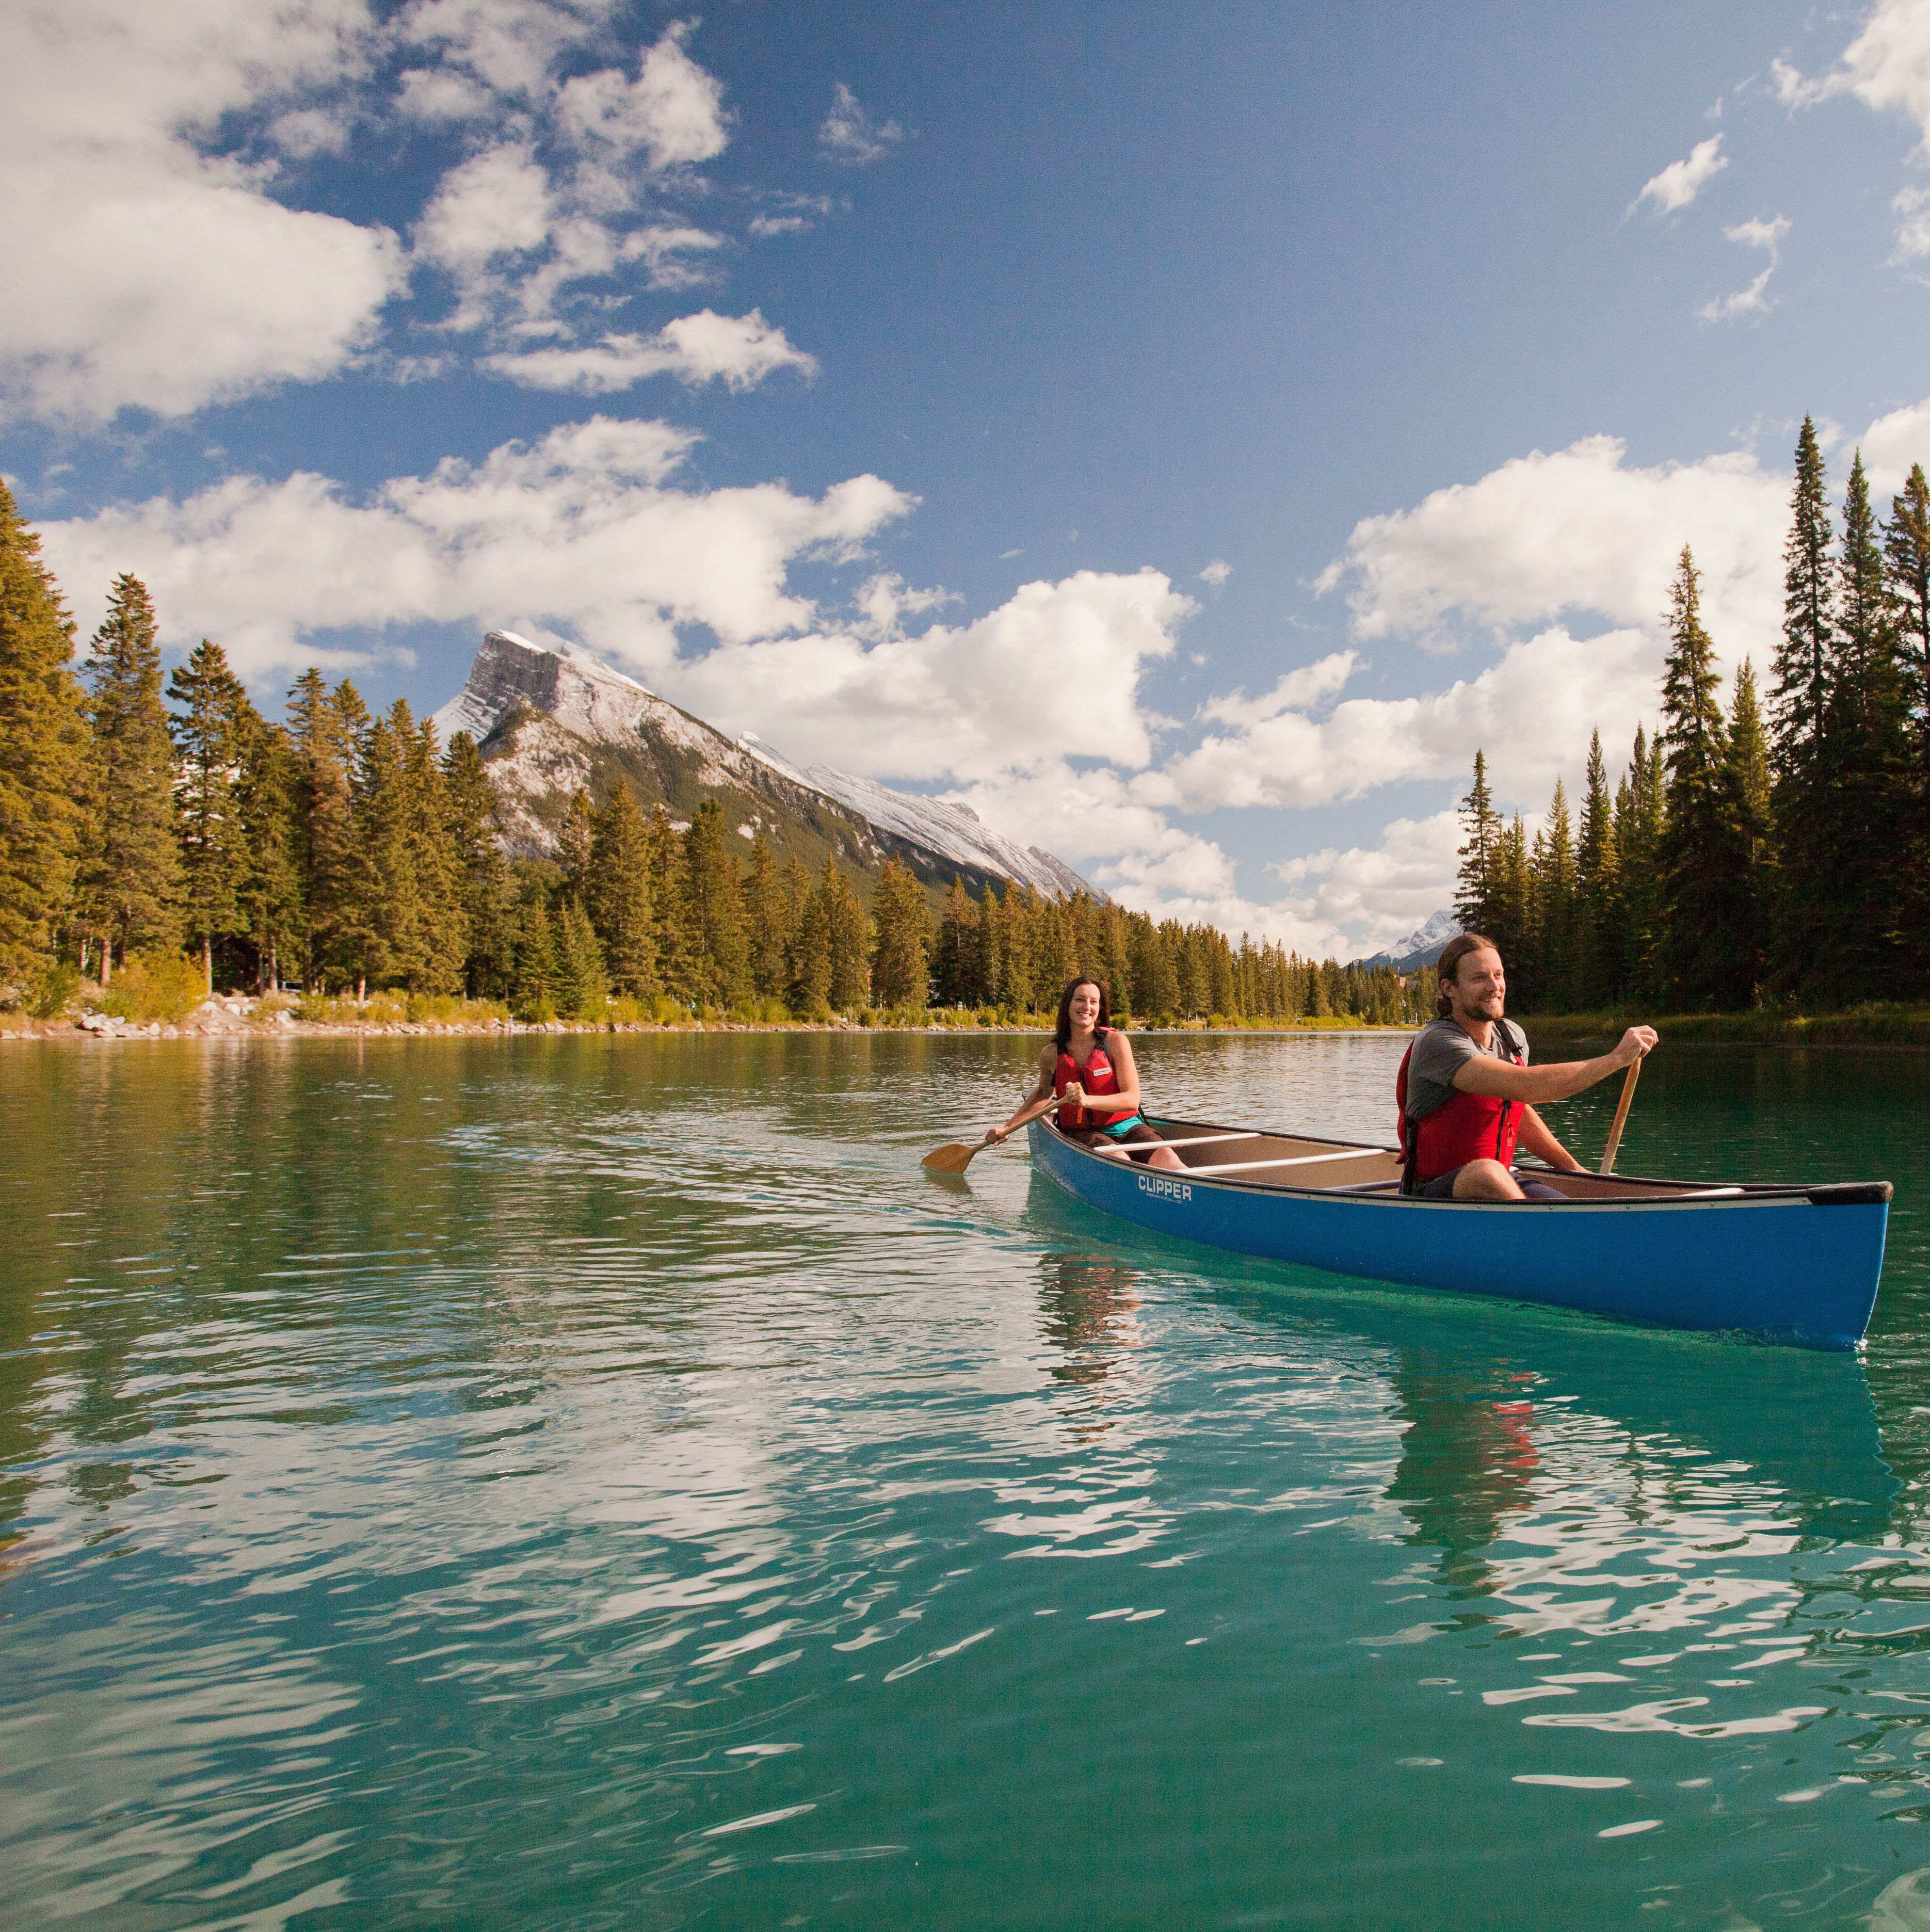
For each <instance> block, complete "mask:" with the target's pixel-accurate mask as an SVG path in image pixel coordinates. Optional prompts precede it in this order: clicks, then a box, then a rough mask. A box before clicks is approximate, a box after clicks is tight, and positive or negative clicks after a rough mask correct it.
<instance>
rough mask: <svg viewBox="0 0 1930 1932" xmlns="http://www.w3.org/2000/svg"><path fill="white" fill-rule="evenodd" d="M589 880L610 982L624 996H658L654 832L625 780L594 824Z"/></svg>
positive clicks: (593, 918) (593, 917) (592, 914)
mask: <svg viewBox="0 0 1930 1932" xmlns="http://www.w3.org/2000/svg"><path fill="white" fill-rule="evenodd" d="M590 920H591V923H592V924H593V926H595V927H596V936H597V938H598V939H599V941H601V942H602V947H603V956H604V959H605V963H606V965H608V969H609V974H610V979H611V984H612V985H613V986H614V988H615V989H616V991H617V993H618V994H619V995H621V996H622V997H623V998H625V999H628V1000H648V999H653V998H656V995H657V993H658V992H659V983H658V980H657V943H656V912H655V910H654V907H653V900H652V896H651V892H650V830H649V827H648V826H647V825H646V824H645V823H644V814H642V812H641V811H639V810H638V808H637V801H636V799H635V796H634V795H633V794H632V792H631V790H630V788H629V786H628V785H626V784H619V785H618V786H617V789H616V790H615V792H614V793H613V794H612V796H611V800H610V802H609V803H608V805H605V807H604V808H603V809H602V811H600V812H599V813H598V814H596V820H595V822H594V823H593V826H592V828H591V837H590Z"/></svg>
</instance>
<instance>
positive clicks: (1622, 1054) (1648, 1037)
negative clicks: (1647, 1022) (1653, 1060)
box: [1613, 1026, 1661, 1067]
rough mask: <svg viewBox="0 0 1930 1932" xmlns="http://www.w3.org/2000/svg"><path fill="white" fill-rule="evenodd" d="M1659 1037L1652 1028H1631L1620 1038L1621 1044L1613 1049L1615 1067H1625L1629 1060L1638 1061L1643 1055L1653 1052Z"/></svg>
mask: <svg viewBox="0 0 1930 1932" xmlns="http://www.w3.org/2000/svg"><path fill="white" fill-rule="evenodd" d="M1660 1038H1661V1035H1660V1034H1658V1033H1657V1032H1656V1031H1655V1028H1653V1027H1650V1026H1633V1027H1631V1028H1629V1029H1628V1031H1627V1032H1626V1033H1625V1034H1623V1035H1622V1043H1621V1044H1620V1045H1619V1046H1617V1047H1616V1049H1615V1052H1614V1055H1613V1058H1614V1061H1615V1064H1616V1066H1617V1067H1626V1066H1627V1065H1628V1063H1629V1062H1630V1061H1631V1060H1640V1058H1642V1056H1643V1055H1644V1054H1645V1053H1648V1052H1652V1050H1653V1049H1654V1047H1655V1043H1656V1041H1657V1040H1659V1039H1660Z"/></svg>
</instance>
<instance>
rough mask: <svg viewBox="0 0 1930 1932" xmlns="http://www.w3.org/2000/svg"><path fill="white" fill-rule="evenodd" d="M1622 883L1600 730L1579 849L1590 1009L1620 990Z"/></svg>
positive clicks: (1583, 972) (1582, 991) (1581, 971)
mask: <svg viewBox="0 0 1930 1932" xmlns="http://www.w3.org/2000/svg"><path fill="white" fill-rule="evenodd" d="M1621 884H1622V882H1621V867H1620V860H1619V853H1617V852H1616V847H1615V805H1614V800H1613V798H1612V797H1611V796H1610V793H1609V790H1608V766H1607V761H1606V760H1604V758H1603V757H1602V755H1601V733H1600V732H1599V731H1596V732H1595V733H1592V735H1591V736H1590V737H1589V742H1588V778H1587V784H1586V790H1584V791H1583V794H1582V802H1581V835H1580V838H1579V839H1578V841H1577V844H1576V850H1575V890H1576V895H1577V918H1576V926H1575V948H1576V952H1577V958H1578V965H1577V977H1578V980H1579V982H1580V985H1579V989H1578V997H1579V998H1580V1001H1581V1003H1582V1004H1583V1005H1584V1006H1586V1007H1601V1006H1604V1005H1606V1004H1608V1003H1609V1002H1610V1001H1613V1000H1614V999H1616V998H1618V997H1619V995H1620V992H1621V989H1622V907H1621Z"/></svg>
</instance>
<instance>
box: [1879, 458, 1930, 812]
mask: <svg viewBox="0 0 1930 1932" xmlns="http://www.w3.org/2000/svg"><path fill="white" fill-rule="evenodd" d="M1883 572H1884V576H1885V577H1886V581H1887V583H1888V585H1889V595H1890V601H1891V609H1892V622H1893V624H1894V625H1895V631H1896V635H1897V645H1898V657H1899V658H1900V659H1901V662H1902V664H1903V666H1904V678H1905V684H1906V689H1907V698H1908V704H1909V709H1910V714H1911V715H1912V716H1913V718H1915V720H1916V733H1917V737H1916V760H1917V769H1918V772H1919V784H1921V783H1922V773H1923V772H1925V771H1926V770H1930V481H1926V480H1925V477H1924V474H1923V466H1922V463H1912V464H1911V465H1910V477H1909V480H1908V481H1907V482H1906V483H1905V484H1904V486H1903V493H1902V495H1901V496H1892V498H1891V499H1890V518H1889V523H1888V524H1887V525H1886V526H1885V527H1884V530H1883Z"/></svg>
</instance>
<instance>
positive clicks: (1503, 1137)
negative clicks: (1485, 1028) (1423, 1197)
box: [1394, 1022, 1528, 1194]
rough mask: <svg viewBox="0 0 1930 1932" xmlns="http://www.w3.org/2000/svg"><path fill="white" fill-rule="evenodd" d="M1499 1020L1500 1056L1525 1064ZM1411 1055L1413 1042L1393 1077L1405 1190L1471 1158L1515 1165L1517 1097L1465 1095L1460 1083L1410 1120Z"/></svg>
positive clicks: (1522, 1055) (1463, 1164) (1517, 1130)
mask: <svg viewBox="0 0 1930 1932" xmlns="http://www.w3.org/2000/svg"><path fill="white" fill-rule="evenodd" d="M1496 1028H1497V1031H1499V1037H1500V1044H1501V1048H1502V1052H1501V1055H1500V1056H1499V1057H1500V1058H1502V1059H1504V1060H1506V1061H1508V1062H1509V1063H1510V1064H1511V1065H1513V1066H1516V1067H1525V1066H1526V1065H1527V1064H1528V1061H1527V1056H1526V1055H1525V1054H1521V1053H1517V1052H1515V1051H1514V1046H1513V1039H1512V1034H1511V1032H1510V1031H1508V1029H1507V1028H1506V1025H1505V1022H1496ZM1412 1058H1414V1047H1413V1044H1412V1042H1411V1041H1410V1042H1409V1045H1408V1049H1407V1051H1406V1052H1405V1053H1403V1055H1401V1056H1400V1072H1399V1073H1397V1074H1396V1075H1395V1076H1394V1105H1395V1106H1396V1107H1397V1109H1399V1110H1400V1154H1401V1160H1402V1161H1403V1163H1404V1165H1405V1166H1406V1172H1405V1174H1403V1176H1402V1177H1401V1184H1400V1185H1401V1191H1402V1192H1403V1193H1406V1194H1412V1193H1413V1192H1414V1190H1415V1188H1416V1187H1418V1186H1420V1185H1421V1183H1422V1182H1424V1181H1437V1180H1439V1178H1440V1177H1441V1176H1442V1175H1444V1174H1451V1173H1453V1172H1454V1169H1456V1168H1457V1167H1465V1166H1467V1164H1468V1163H1469V1161H1471V1160H1498V1161H1499V1162H1500V1163H1501V1164H1502V1166H1503V1167H1510V1166H1513V1164H1514V1142H1515V1137H1516V1136H1517V1133H1519V1132H1520V1109H1518V1108H1517V1106H1515V1104H1514V1102H1513V1101H1512V1100H1502V1099H1501V1098H1500V1097H1499V1096H1498V1095H1496V1094H1464V1093H1463V1092H1462V1091H1461V1090H1460V1088H1458V1087H1457V1088H1455V1089H1454V1093H1453V1094H1452V1096H1451V1097H1450V1098H1449V1099H1448V1101H1447V1102H1446V1103H1445V1105H1444V1106H1440V1107H1437V1108H1436V1109H1435V1110H1434V1112H1433V1113H1431V1114H1430V1115H1427V1118H1425V1119H1424V1120H1419V1121H1415V1120H1410V1119H1409V1118H1408V1114H1407V1064H1408V1062H1409V1061H1411V1060H1412Z"/></svg>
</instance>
